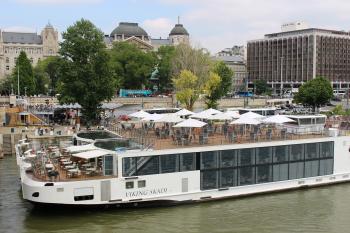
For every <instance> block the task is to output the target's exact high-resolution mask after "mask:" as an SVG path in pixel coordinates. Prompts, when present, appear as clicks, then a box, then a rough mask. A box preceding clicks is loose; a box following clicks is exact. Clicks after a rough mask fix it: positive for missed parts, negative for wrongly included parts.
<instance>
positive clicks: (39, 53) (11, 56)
mask: <svg viewBox="0 0 350 233" xmlns="http://www.w3.org/2000/svg"><path fill="white" fill-rule="evenodd" d="M21 51H25V52H26V54H27V57H28V58H29V59H30V60H31V62H32V64H33V66H35V65H36V64H37V63H38V61H40V60H42V59H44V58H46V57H50V56H56V55H57V53H58V32H57V30H55V29H54V27H53V26H52V25H51V24H50V23H49V24H47V25H46V27H45V28H44V29H43V30H42V31H41V34H40V35H38V34H37V33H27V32H7V31H1V30H0V79H1V78H4V77H5V76H6V75H8V74H11V72H12V70H13V68H14V67H15V65H16V60H17V57H18V56H19V54H20V52H21Z"/></svg>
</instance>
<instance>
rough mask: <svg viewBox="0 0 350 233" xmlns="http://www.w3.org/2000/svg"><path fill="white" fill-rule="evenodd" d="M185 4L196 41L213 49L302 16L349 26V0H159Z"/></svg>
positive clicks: (341, 27)
mask: <svg viewBox="0 0 350 233" xmlns="http://www.w3.org/2000/svg"><path fill="white" fill-rule="evenodd" d="M158 2H160V3H161V4H163V5H166V6H168V7H173V6H180V7H185V9H186V8H187V10H185V11H184V12H183V14H182V17H181V19H182V20H181V21H182V23H183V24H184V26H185V27H186V28H187V30H188V31H189V33H190V36H191V37H192V38H193V39H194V40H195V41H200V43H201V44H202V45H203V46H204V47H206V48H208V49H209V50H210V51H211V52H217V51H218V50H220V49H222V48H225V47H231V46H233V45H235V44H245V43H246V41H248V40H254V39H259V38H262V37H263V36H264V34H267V33H273V32H278V31H280V25H281V24H283V23H285V22H292V21H297V20H303V21H306V22H308V23H309V25H310V26H311V27H319V28H327V29H336V30H349V28H350V27H349V24H348V22H349V20H350V14H349V12H350V1H348V0H307V1H306V0H264V1H261V0H244V1H242V0H215V1H213V0H158Z"/></svg>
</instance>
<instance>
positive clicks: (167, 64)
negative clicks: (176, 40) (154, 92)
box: [157, 46, 175, 92]
mask: <svg viewBox="0 0 350 233" xmlns="http://www.w3.org/2000/svg"><path fill="white" fill-rule="evenodd" d="M174 54H175V47H174V46H161V47H160V48H159V49H158V51H157V57H158V79H159V90H160V91H161V92H163V91H168V90H171V89H172V81H171V68H172V66H171V63H172V59H173V58H174Z"/></svg>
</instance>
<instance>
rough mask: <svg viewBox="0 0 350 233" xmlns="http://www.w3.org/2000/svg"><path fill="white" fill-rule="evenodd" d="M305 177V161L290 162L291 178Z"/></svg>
mask: <svg viewBox="0 0 350 233" xmlns="http://www.w3.org/2000/svg"><path fill="white" fill-rule="evenodd" d="M299 178H304V162H295V163H289V179H290V180H293V179H299Z"/></svg>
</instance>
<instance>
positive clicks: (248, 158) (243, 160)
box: [238, 148, 255, 166]
mask: <svg viewBox="0 0 350 233" xmlns="http://www.w3.org/2000/svg"><path fill="white" fill-rule="evenodd" d="M238 153H239V165H240V166H249V165H254V164H255V156H254V148H249V149H240V150H239V152H238Z"/></svg>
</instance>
